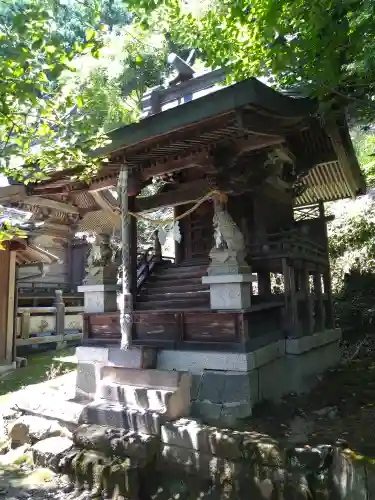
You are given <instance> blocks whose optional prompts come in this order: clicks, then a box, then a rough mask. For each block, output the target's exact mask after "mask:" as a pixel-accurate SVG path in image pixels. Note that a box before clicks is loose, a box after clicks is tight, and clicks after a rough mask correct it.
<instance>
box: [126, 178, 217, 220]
mask: <svg viewBox="0 0 375 500" xmlns="http://www.w3.org/2000/svg"><path fill="white" fill-rule="evenodd" d="M211 189H212V187H210V186H209V184H208V182H207V180H205V179H200V180H197V181H192V182H187V183H186V184H183V185H181V187H180V188H179V189H176V190H174V191H168V192H166V193H160V194H155V195H153V196H148V197H147V198H136V200H135V203H134V211H135V212H149V211H151V210H155V209H157V208H161V207H176V206H178V205H184V204H186V203H194V202H195V201H197V200H199V199H200V198H202V197H203V196H204V195H205V194H207V193H208V192H209V191H210V190H211Z"/></svg>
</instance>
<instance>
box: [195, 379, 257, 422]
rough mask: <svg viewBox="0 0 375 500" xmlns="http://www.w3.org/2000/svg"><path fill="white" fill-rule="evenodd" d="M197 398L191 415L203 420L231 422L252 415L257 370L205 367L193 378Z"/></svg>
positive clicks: (255, 398) (255, 394) (255, 395)
mask: <svg viewBox="0 0 375 500" xmlns="http://www.w3.org/2000/svg"><path fill="white" fill-rule="evenodd" d="M195 384H196V387H197V389H196V399H195V401H194V402H193V404H192V415H193V416H195V417H198V418H201V419H202V420H204V421H205V422H206V423H215V422H218V421H220V422H221V423H223V424H225V425H234V424H235V423H236V421H237V420H239V419H244V418H247V417H249V416H251V413H252V408H253V405H254V404H255V403H256V402H257V401H258V398H259V394H258V372H257V371H255V370H254V371H251V372H228V371H219V370H205V371H204V372H203V374H202V375H201V377H200V380H199V382H198V381H197V380H196V381H195Z"/></svg>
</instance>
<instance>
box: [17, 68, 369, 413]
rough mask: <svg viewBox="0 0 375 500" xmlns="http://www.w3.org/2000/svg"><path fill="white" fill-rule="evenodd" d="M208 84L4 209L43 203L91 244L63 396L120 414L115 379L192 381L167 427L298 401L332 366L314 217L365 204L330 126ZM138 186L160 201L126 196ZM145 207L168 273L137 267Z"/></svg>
mask: <svg viewBox="0 0 375 500" xmlns="http://www.w3.org/2000/svg"><path fill="white" fill-rule="evenodd" d="M222 79H223V72H222V71H220V70H217V71H213V72H211V73H206V74H203V75H201V76H196V77H195V78H192V79H190V80H188V81H185V82H182V83H179V84H175V85H173V86H171V87H169V88H158V89H155V90H154V91H152V92H151V93H150V94H148V95H146V96H145V98H144V113H143V118H142V119H141V121H140V122H139V123H134V124H132V125H129V126H125V127H123V128H120V129H118V130H115V131H114V132H112V133H111V134H110V139H111V140H112V142H111V144H110V145H109V146H108V147H107V148H106V149H105V150H102V151H100V154H101V155H103V156H106V157H107V158H108V159H109V162H108V163H106V164H105V165H104V166H103V168H102V170H101V171H100V172H99V173H98V175H97V176H96V178H95V179H93V180H92V182H91V183H90V184H89V185H88V184H85V183H84V182H81V181H72V180H71V179H70V178H69V173H64V172H63V173H61V172H59V173H56V175H54V176H52V178H51V179H50V180H48V181H46V182H41V183H38V184H34V185H29V186H28V188H27V192H26V189H25V188H24V186H12V188H13V189H14V190H16V188H18V189H19V190H21V189H23V190H24V191H23V192H22V193H21V191H19V193H18V194H17V195H14V197H13V201H14V200H16V201H17V200H18V201H17V202H19V201H20V200H23V203H27V200H28V198H29V197H31V198H32V199H33V201H35V200H37V199H39V200H43V205H44V206H49V207H52V206H53V207H54V209H58V207H60V209H61V213H64V214H67V213H69V214H70V215H69V217H70V218H71V219H72V218H74V228H75V230H81V231H83V230H93V231H96V232H97V233H98V234H100V237H99V240H97V241H96V243H95V244H94V245H93V249H92V252H91V254H90V257H89V260H88V262H87V275H86V277H85V279H84V282H83V283H82V285H81V286H80V287H79V290H80V291H81V292H82V293H84V298H85V346H84V347H81V348H79V349H78V351H77V355H78V360H79V373H78V379H77V395H78V396H79V395H80V396H81V397H83V398H86V399H87V398H89V399H90V398H91V399H94V400H95V401H97V400H98V398H99V397H100V401H101V402H103V399H104V401H112V402H113V401H114V400H115V401H116V402H117V403H118V404H121V405H122V407H124V408H125V407H129V405H130V406H131V407H132V408H134V407H136V406H137V404H138V405H139V404H140V403H139V401H138V402H134V401H133V403H132V404H130V403H129V401H127V400H126V397H125V396H124V394H125V393H124V392H121V390H120V389H121V387H127V384H128V383H130V382H129V381H128V379H129V377H130V375H129V369H130V368H131V369H138V370H139V371H138V375H137V382H134V380H133V382H132V383H131V384H133V385H134V384H136V385H137V384H138V385H141V386H144V387H146V389H147V387H151V386H152V387H153V388H154V389H155V388H157V387H159V389H160V388H161V389H162V388H164V389H165V388H166V387H167V386H168V387H171V386H173V383H174V382H173V383H172V382H171V380H172V379H171V378H170V377H173V376H174V375H173V374H175V371H176V370H177V371H179V372H189V373H190V374H192V375H193V377H192V380H193V382H192V386H191V392H190V396H189V397H188V403H189V404H188V405H187V406H186V404H185V406H184V405H182V406H183V409H181V408H182V407H181V405H180V407H179V410H178V411H177V410H176V411H177V413H179V415H177V414H176V415H177V416H181V415H183V414H185V415H186V414H187V413H188V412H189V411H191V412H192V414H193V415H199V416H201V417H203V418H206V419H210V420H215V419H224V420H225V419H233V418H234V419H235V418H242V417H246V416H248V415H250V414H251V410H252V407H253V405H254V404H255V403H256V402H258V401H259V400H262V399H275V398H278V397H280V396H281V395H282V394H285V393H289V392H292V391H293V392H299V391H303V390H307V389H308V388H309V387H310V386H311V385H312V384H313V383H314V381H315V380H316V377H317V376H318V375H320V374H321V373H322V372H324V370H326V369H327V368H328V367H330V366H333V365H335V364H336V363H338V361H339V359H340V350H339V340H340V338H341V332H340V330H339V329H337V328H336V327H335V324H334V318H333V311H332V297H331V284H330V269H329V259H328V241H327V230H326V222H327V218H326V216H325V213H324V203H325V202H328V201H332V200H338V199H341V198H348V197H352V198H354V197H355V196H357V195H358V194H361V193H364V190H365V185H364V180H363V178H362V176H361V173H360V169H359V166H358V163H357V160H356V157H355V153H354V150H353V146H352V143H351V139H350V136H349V133H348V128H347V124H346V120H345V116H344V114H342V113H341V112H337V111H332V112H330V113H327V114H326V115H325V116H324V118H322V117H320V116H318V115H317V103H316V102H314V101H312V100H308V99H305V98H297V97H293V96H291V95H285V94H282V93H278V92H276V91H274V90H272V89H271V88H269V87H268V86H266V85H265V84H263V83H261V82H259V81H258V80H256V79H249V80H246V81H243V82H240V83H237V84H234V85H231V86H227V87H219V88H218V87H215V84H217V83H218V82H219V81H220V80H222ZM119 173H121V183H120V188H121V189H120V191H121V192H120V196H119V198H118V199H117V198H116V196H115V195H114V194H113V192H112V191H110V189H116V186H117V185H118V178H119ZM154 178H161V179H163V180H164V181H165V184H164V186H163V188H162V189H161V190H160V191H159V192H158V193H157V194H154V195H151V196H148V197H138V195H139V193H140V192H141V190H142V189H143V188H144V187H145V186H147V185H148V184H150V182H152V180H153V179H154ZM17 196H18V198H17ZM161 207H173V210H174V218H175V220H178V221H179V222H178V229H179V232H180V236H181V238H180V241H179V242H176V248H175V256H174V259H172V258H168V259H167V258H164V257H163V255H161V252H160V245H159V244H158V243H157V242H156V244H155V248H154V252H153V254H152V256H151V257H150V258H147V259H145V258H144V259H139V256H137V218H140V217H141V216H142V217H147V212H152V211H154V210H156V209H160V208H161ZM121 220H122V221H123V222H122V223H121ZM114 230H116V231H120V230H121V232H122V243H123V247H122V253H123V255H122V261H118V260H117V259H116V258H113V252H112V250H111V247H110V236H111V234H112V233H113V231H114ZM119 265H121V266H122V270H123V272H122V286H119V285H118V284H117V274H118V267H119ZM121 288H122V290H121ZM121 343H122V345H123V346H124V345H125V344H130V348H129V349H128V350H123V349H121V348H120V347H121ZM150 370H153V372H151V373H150ZM152 373H154V375H153V374H152ZM132 376H133V375H132ZM163 377H165V378H163ZM168 377H169V378H168ZM158 381H159V382H158ZM163 381H164V382H163ZM176 383H177V382H176ZM178 383H179V382H178ZM158 384H159V385H158ZM164 389H163V390H164ZM125 392H126V391H125ZM95 398H96V399H95ZM95 401H94V402H95ZM184 401H185V402H186V397H185V399H184ZM190 403H191V405H190ZM145 405H146V406H145ZM147 405H148V406H147ZM150 405H151V406H150ZM141 406H142V405H141ZM142 408H143V409H145V408H146V409H149V410H150V411H151V410H152V404H151V403H150V402H149V403H145V404H143V406H142ZM102 410H103V408H102ZM103 411H104V410H103ZM104 413H105V412H104ZM103 418H104V417H103ZM94 420H95V419H94Z"/></svg>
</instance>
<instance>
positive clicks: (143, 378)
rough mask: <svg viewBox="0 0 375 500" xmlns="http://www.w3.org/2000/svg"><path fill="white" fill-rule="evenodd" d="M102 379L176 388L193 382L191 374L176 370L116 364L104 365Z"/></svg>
mask: <svg viewBox="0 0 375 500" xmlns="http://www.w3.org/2000/svg"><path fill="white" fill-rule="evenodd" d="M102 379H103V380H106V381H107V382H114V383H116V384H124V385H134V386H137V387H147V388H149V389H167V390H176V389H178V388H179V387H180V386H183V385H189V384H191V375H190V374H189V373H186V372H180V371H176V370H153V369H150V370H146V369H143V370H137V369H132V368H122V367H116V366H104V367H103V369H102Z"/></svg>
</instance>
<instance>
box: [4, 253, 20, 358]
mask: <svg viewBox="0 0 375 500" xmlns="http://www.w3.org/2000/svg"><path fill="white" fill-rule="evenodd" d="M8 286H9V288H8V310H7V325H6V344H5V360H6V361H7V363H11V362H12V361H13V351H14V342H15V335H14V331H15V328H16V323H15V321H14V317H15V310H16V311H17V306H16V304H15V297H16V295H17V294H16V252H15V251H10V252H9V281H8Z"/></svg>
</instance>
